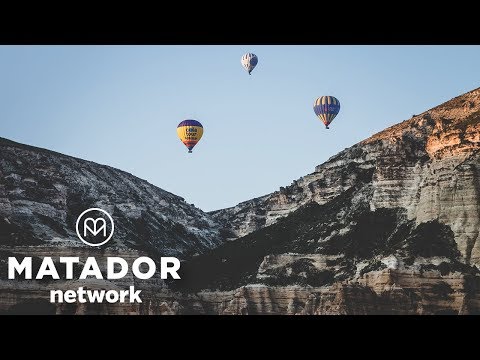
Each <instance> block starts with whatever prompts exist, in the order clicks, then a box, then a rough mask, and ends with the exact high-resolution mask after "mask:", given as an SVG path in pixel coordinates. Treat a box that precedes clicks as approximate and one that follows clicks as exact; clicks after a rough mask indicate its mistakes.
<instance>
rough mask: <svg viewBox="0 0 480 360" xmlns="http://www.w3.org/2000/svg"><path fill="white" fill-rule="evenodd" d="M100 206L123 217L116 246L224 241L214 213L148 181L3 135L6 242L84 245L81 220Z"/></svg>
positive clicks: (190, 250)
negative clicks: (77, 227) (78, 228)
mask: <svg viewBox="0 0 480 360" xmlns="http://www.w3.org/2000/svg"><path fill="white" fill-rule="evenodd" d="M92 207H98V208H102V209H104V210H106V211H108V212H109V213H110V214H111V215H112V217H113V219H114V221H115V223H116V229H115V236H114V239H113V240H112V241H111V242H110V243H108V244H107V247H108V248H111V247H116V248H119V249H128V248H133V249H137V250H144V251H148V252H149V253H151V254H155V255H160V256H166V255H171V256H180V257H183V256H185V255H187V254H194V253H202V252H204V251H205V250H207V249H210V248H213V247H215V246H218V245H219V244H221V243H222V236H221V235H220V230H221V229H220V226H219V224H218V223H217V222H216V221H215V220H214V219H212V217H211V216H210V215H208V214H205V213H204V212H203V211H201V210H200V209H197V208H195V207H194V206H192V205H190V204H187V203H186V202H185V201H184V199H182V198H180V197H178V196H176V195H173V194H171V193H169V192H167V191H164V190H162V189H160V188H157V187H155V186H153V185H152V184H149V183H148V182H147V181H144V180H141V179H139V178H137V177H135V176H133V175H131V174H128V173H126V172H123V171H120V170H117V169H114V168H111V167H108V166H103V165H99V164H95V163H93V162H89V161H84V160H80V159H76V158H73V157H70V156H65V155H62V154H58V153H54V152H51V151H48V150H44V149H38V148H34V147H30V146H26V145H21V144H18V143H14V142H11V141H8V140H5V139H1V138H0V246H2V245H9V246H12V245H37V246H40V245H42V246H59V247H82V246H84V245H83V243H81V242H80V241H79V240H78V238H77V235H76V234H75V221H76V218H77V217H78V215H80V213H81V212H83V211H84V210H86V209H88V208H92Z"/></svg>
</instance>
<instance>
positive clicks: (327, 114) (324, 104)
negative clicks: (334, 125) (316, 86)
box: [313, 96, 340, 129]
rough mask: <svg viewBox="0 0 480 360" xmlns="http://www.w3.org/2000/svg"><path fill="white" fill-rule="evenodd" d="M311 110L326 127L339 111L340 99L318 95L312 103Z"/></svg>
mask: <svg viewBox="0 0 480 360" xmlns="http://www.w3.org/2000/svg"><path fill="white" fill-rule="evenodd" d="M313 111H315V115H317V116H318V118H319V119H320V120H321V121H322V122H323V123H324V124H325V126H326V127H327V129H328V125H330V123H331V122H332V121H333V119H335V116H337V114H338V112H339V111H340V101H338V99H337V98H336V97H334V96H320V97H319V98H318V99H317V100H315V102H314V103H313Z"/></svg>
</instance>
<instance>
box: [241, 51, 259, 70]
mask: <svg viewBox="0 0 480 360" xmlns="http://www.w3.org/2000/svg"><path fill="white" fill-rule="evenodd" d="M241 63H242V66H243V67H244V68H245V70H247V71H248V75H252V74H251V72H252V70H253V69H255V66H257V64H258V57H257V55H255V54H252V53H246V54H245V55H243V56H242V60H241Z"/></svg>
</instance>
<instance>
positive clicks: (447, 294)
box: [0, 89, 480, 315]
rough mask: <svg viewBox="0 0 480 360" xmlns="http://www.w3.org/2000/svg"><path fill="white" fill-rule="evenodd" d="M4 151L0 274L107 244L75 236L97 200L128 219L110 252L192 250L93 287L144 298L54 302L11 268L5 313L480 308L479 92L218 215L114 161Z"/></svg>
mask: <svg viewBox="0 0 480 360" xmlns="http://www.w3.org/2000/svg"><path fill="white" fill-rule="evenodd" d="M0 150H1V151H2V153H1V154H0V172H1V177H0V244H1V246H0V273H3V274H5V258H6V256H7V255H6V252H10V253H12V252H13V253H16V254H17V255H22V254H23V255H27V254H29V255H31V256H37V257H40V256H44V254H55V255H56V256H61V254H65V255H69V256H72V255H74V254H78V256H80V257H86V256H95V255H94V254H92V255H89V254H90V253H91V249H85V248H81V246H79V245H78V241H76V245H73V241H74V239H76V237H75V235H74V234H73V233H72V228H73V227H72V218H73V215H72V214H77V213H78V210H79V209H80V208H83V207H86V206H87V205H88V206H87V207H89V205H96V206H99V207H102V206H103V207H104V208H106V209H107V210H109V211H111V212H112V213H113V216H114V218H115V220H118V222H119V223H122V224H125V225H124V228H123V229H121V230H120V233H119V237H118V240H117V241H116V243H115V244H113V245H112V247H111V248H108V249H106V250H105V253H104V255H105V256H108V254H110V255H112V254H117V255H118V256H122V257H125V258H127V259H129V260H128V261H131V260H132V259H133V258H135V257H136V256H139V255H140V254H148V255H151V254H153V255H155V254H158V253H162V254H166V253H169V254H172V255H175V254H178V255H179V256H182V257H184V258H185V259H186V261H185V262H184V263H183V264H182V267H181V270H180V272H181V277H182V280H181V281H170V282H164V281H162V280H160V279H159V278H158V276H155V277H153V278H152V279H151V280H149V281H138V280H136V279H133V278H131V277H126V278H125V279H122V281H113V282H109V281H104V282H96V281H93V282H90V283H89V285H88V286H90V287H91V288H105V289H109V288H112V289H113V288H115V289H116V288H126V287H128V286H129V285H135V286H136V287H137V288H139V289H142V291H143V292H142V300H143V303H142V304H134V305H131V304H108V305H106V304H101V305H85V304H69V305H68V306H67V305H62V304H50V303H48V301H47V300H48V290H49V289H50V287H49V286H51V285H49V284H48V283H44V282H43V283H42V282H38V281H22V282H21V283H12V282H7V281H0V313H22V312H23V313H25V312H28V310H29V309H30V310H31V309H35V310H36V311H34V312H41V313H57V314H66V313H74V314H155V315H175V314H231V315H251V314H289V315H331V314H479V313H480V270H479V269H480V242H479V228H480V224H479V222H480V180H479V179H480V176H479V175H480V173H479V171H480V168H479V167H480V159H479V156H480V155H479V154H480V90H478V89H477V90H474V91H472V92H469V93H467V94H464V95H462V96H459V97H457V98H454V99H452V100H451V101H449V102H446V103H444V104H442V105H440V106H438V107H436V108H433V109H431V110H429V111H426V112H425V113H423V114H420V115H417V116H414V117H412V118H411V119H409V120H407V121H404V122H402V123H400V124H398V125H395V126H392V127H390V128H388V129H386V130H384V131H382V132H380V133H378V134H376V135H374V136H372V137H371V138H369V139H366V140H365V141H363V142H361V143H358V144H356V145H354V146H352V147H351V148H349V149H346V150H344V151H342V152H341V153H339V154H338V155H336V156H334V157H332V158H331V159H329V160H328V161H327V162H326V163H324V164H322V165H319V166H317V167H316V169H315V172H314V173H312V174H309V175H307V176H305V177H302V178H301V179H299V180H297V181H295V182H294V183H293V184H291V185H290V186H287V187H285V188H283V187H282V188H281V189H280V190H279V191H277V192H275V193H273V194H269V195H266V196H263V197H260V198H256V199H253V200H249V201H246V202H243V203H241V204H239V205H237V206H235V207H233V208H229V209H224V210H218V211H214V212H212V213H210V214H204V213H202V212H201V211H200V210H198V209H195V208H193V207H191V206H189V205H188V204H185V203H184V202H183V200H182V199H180V198H178V197H176V196H174V195H172V194H169V193H166V192H164V191H163V190H160V189H158V188H155V187H153V186H151V185H150V184H148V183H146V182H143V181H141V180H139V179H137V178H134V177H133V176H131V175H129V174H125V173H123V172H121V171H118V170H115V169H111V168H108V167H102V166H99V165H96V164H93V163H89V162H84V161H81V160H78V159H73V158H69V157H64V156H63V155H58V154H53V153H51V152H47V151H43V150H42V151H40V150H39V149H34V148H30V147H25V146H23V145H19V144H12V143H10V142H8V141H6V140H1V141H0ZM221 234H222V235H221ZM224 238H228V239H229V240H231V241H226V242H225V241H224ZM2 251H3V253H2ZM194 253H197V254H198V255H196V256H190V255H191V254H194ZM157 275H158V274H157ZM78 286H79V285H78V284H77V283H75V282H63V283H55V287H56V288H62V289H69V288H76V287H78Z"/></svg>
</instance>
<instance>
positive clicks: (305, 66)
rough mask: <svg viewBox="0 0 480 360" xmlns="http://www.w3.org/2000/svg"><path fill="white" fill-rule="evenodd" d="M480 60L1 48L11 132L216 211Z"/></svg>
mask: <svg viewBox="0 0 480 360" xmlns="http://www.w3.org/2000/svg"><path fill="white" fill-rule="evenodd" d="M245 52H253V53H255V54H257V55H258V57H259V64H258V66H257V68H256V69H255V70H254V71H253V73H252V76H248V74H247V73H246V71H245V70H244V69H243V68H242V67H241V65H240V58H241V56H242V55H243V53H245ZM479 64H480V46H0V136H1V137H6V138H9V139H12V140H15V141H18V142H22V143H27V144H30V145H35V146H39V147H44V148H48V149H51V150H55V151H58V152H61V153H65V154H68V155H72V156H76V157H79V158H82V159H87V160H91V161H95V162H98V163H101V164H107V165H110V166H113V167H117V168H120V169H123V170H125V171H128V172H130V173H132V174H134V175H136V176H138V177H140V178H143V179H146V180H148V181H149V182H150V183H152V184H155V185H157V186H159V187H161V188H163V189H165V190H168V191H171V192H173V193H175V194H177V195H180V196H182V197H184V198H185V199H186V201H187V202H189V203H193V204H195V205H196V206H197V207H200V208H201V209H203V210H214V209H219V208H223V207H228V206H233V205H235V204H237V203H238V202H241V201H245V200H248V199H250V198H253V197H257V196H261V195H264V194H266V193H270V192H272V191H275V190H278V188H279V187H280V186H286V185H289V184H290V183H291V181H292V180H294V179H297V178H299V177H300V176H303V175H306V174H308V173H311V172H312V171H313V170H314V167H315V166H316V165H318V164H320V163H322V162H324V161H325V160H327V159H328V158H329V157H330V156H332V155H334V154H336V153H337V152H339V151H341V150H343V149H344V148H346V147H349V146H351V145H353V144H355V143H357V142H358V141H360V140H362V139H364V138H366V137H368V136H370V135H372V134H373V133H375V132H378V131H380V130H382V129H384V128H385V127H388V126H390V125H393V124H395V123H397V122H400V121H402V120H405V119H408V118H410V117H411V115H412V114H418V113H420V112H422V111H424V110H426V109H428V108H430V107H433V106H435V105H437V104H439V103H441V102H443V101H446V100H448V99H450V98H452V97H454V96H457V95H459V94H461V93H463V92H466V91H469V90H471V89H473V88H476V87H479V86H480V70H479ZM321 95H333V96H335V97H337V98H338V99H339V100H340V102H341V106H342V108H341V110H340V114H339V115H338V116H337V118H336V119H335V120H334V122H333V123H332V125H331V126H330V130H325V129H324V126H323V124H322V123H321V122H320V121H319V120H318V119H317V118H316V117H315V115H314V113H313V109H312V106H313V102H314V100H315V99H316V98H317V97H318V96H321ZM187 118H194V119H197V120H199V121H200V122H201V123H202V124H203V125H204V128H205V133H204V137H203V138H202V140H201V141H200V143H199V144H198V145H197V146H196V147H195V149H194V150H193V154H188V153H187V149H186V147H185V146H184V145H183V144H182V143H181V142H180V140H179V139H178V138H177V135H176V126H177V124H178V123H179V122H180V121H181V120H183V119H187Z"/></svg>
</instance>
